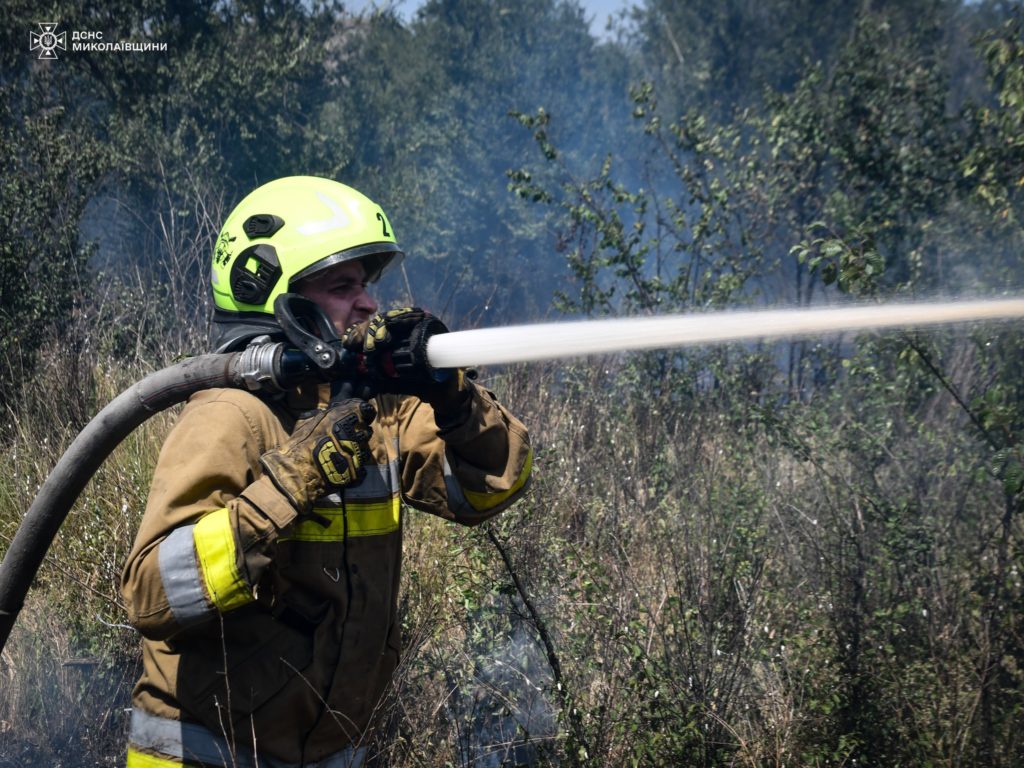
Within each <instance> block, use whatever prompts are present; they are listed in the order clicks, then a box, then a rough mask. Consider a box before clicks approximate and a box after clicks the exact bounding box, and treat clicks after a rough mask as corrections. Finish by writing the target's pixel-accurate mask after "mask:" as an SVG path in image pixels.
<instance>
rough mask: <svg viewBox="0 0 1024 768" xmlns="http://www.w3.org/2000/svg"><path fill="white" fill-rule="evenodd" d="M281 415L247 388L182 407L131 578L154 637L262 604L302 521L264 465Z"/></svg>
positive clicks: (130, 594)
mask: <svg viewBox="0 0 1024 768" xmlns="http://www.w3.org/2000/svg"><path fill="white" fill-rule="evenodd" d="M246 399H248V400H249V402H247V400H246ZM273 418H274V417H273V415H272V413H271V412H270V410H269V408H267V407H266V406H265V405H263V404H262V403H260V402H259V401H258V400H257V399H256V398H254V397H253V396H251V395H248V394H247V393H242V392H226V391H220V392H218V391H211V392H207V393H200V394H199V395H197V396H194V397H193V398H192V400H191V401H190V402H189V404H188V405H187V406H186V407H185V409H184V410H183V411H182V414H181V417H180V419H179V421H178V423H177V424H176V425H175V427H174V429H173V430H172V431H171V434H170V435H169V436H168V438H167V440H166V442H165V443H164V446H163V449H162V450H161V452H160V458H159V460H158V463H157V467H156V470H155V472H154V474H153V482H152V485H151V486H150V493H149V501H148V503H147V505H146V511H145V514H144V515H143V519H142V524H141V526H140V528H139V533H138V535H137V537H136V540H135V545H134V546H133V548H132V551H131V553H130V554H129V556H128V561H127V563H126V565H125V569H124V572H123V574H122V579H121V592H122V595H123V597H124V600H125V604H126V606H127V608H128V614H129V618H130V620H131V621H132V623H133V624H134V625H135V627H136V628H137V629H138V630H139V631H140V632H141V633H142V634H143V635H144V636H146V637H148V638H151V639H155V640H162V639H166V638H168V637H171V636H173V635H175V634H176V633H178V632H179V631H181V630H182V629H185V628H187V627H190V626H193V625H197V624H200V623H203V622H204V621H206V620H208V619H210V618H212V617H214V616H216V615H217V614H218V613H224V612H227V611H231V610H234V609H236V608H239V607H241V606H243V605H246V604H248V603H250V602H252V601H253V600H254V599H255V594H254V588H255V586H256V584H257V583H258V582H259V579H260V577H261V575H262V574H263V572H264V571H265V570H266V568H267V566H268V565H269V562H270V560H269V557H268V556H267V550H268V548H269V546H270V545H271V544H272V543H273V542H274V541H276V539H277V537H278V533H279V531H280V530H281V529H282V528H284V527H285V526H286V525H288V524H289V523H290V522H291V521H292V520H294V518H295V517H296V516H297V513H296V511H295V510H294V509H293V508H292V507H291V505H290V504H289V503H288V502H287V500H286V499H285V498H284V497H283V496H282V495H281V494H280V493H279V492H278V491H277V490H276V488H275V487H274V485H273V483H272V482H271V481H270V479H269V478H265V477H263V476H262V473H261V471H260V467H259V457H260V455H262V453H263V452H264V451H265V450H266V449H267V447H268V446H267V445H266V441H267V439H268V437H267V436H268V433H269V434H273V430H270V429H267V428H266V427H267V426H268V425H269V421H270V419H273ZM261 422H263V424H261Z"/></svg>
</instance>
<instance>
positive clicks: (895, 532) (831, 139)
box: [0, 0, 1024, 768]
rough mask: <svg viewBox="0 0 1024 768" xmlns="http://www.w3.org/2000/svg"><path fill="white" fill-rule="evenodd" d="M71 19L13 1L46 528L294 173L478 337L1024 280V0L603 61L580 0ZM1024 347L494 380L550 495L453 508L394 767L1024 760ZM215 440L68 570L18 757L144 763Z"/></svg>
mask: <svg viewBox="0 0 1024 768" xmlns="http://www.w3.org/2000/svg"><path fill="white" fill-rule="evenodd" d="M34 14H35V10H34V8H31V7H29V6H28V5H27V4H19V3H17V2H15V3H10V4H7V5H5V6H4V7H3V8H2V9H0V20H2V21H3V22H4V23H3V24H0V34H3V35H5V36H7V37H5V42H6V43H7V44H6V45H4V46H2V47H0V57H2V61H3V69H2V72H0V90H2V91H3V95H4V100H3V105H4V106H3V107H2V109H0V181H2V183H0V210H3V212H4V214H5V221H6V222H7V223H8V231H9V237H8V238H6V240H5V242H4V243H0V300H2V303H0V352H2V355H0V383H2V388H0V392H2V395H0V401H2V403H0V404H2V405H3V407H4V409H5V411H4V412H5V414H6V415H5V418H4V419H3V423H2V425H0V460H2V463H3V465H4V466H5V467H6V468H7V469H6V470H5V472H4V473H2V475H0V551H2V549H3V547H4V544H3V543H2V542H5V541H7V540H9V538H10V536H11V535H12V534H13V531H14V530H15V528H16V526H17V523H18V521H19V519H20V515H21V514H22V511H23V510H24V509H25V508H26V507H27V505H28V503H29V501H30V500H31V497H32V496H33V494H34V490H35V488H37V487H38V484H39V483H40V482H41V481H42V479H43V478H44V477H45V475H46V473H47V471H48V469H49V467H50V466H51V465H52V463H53V461H54V459H55V457H56V456H57V455H58V454H59V451H60V449H61V448H62V447H63V446H65V445H66V444H67V443H68V441H69V440H70V439H71V437H72V436H73V435H74V434H75V432H76V431H77V429H78V428H79V427H80V426H81V424H82V423H84V421H85V420H87V419H88V418H89V416H90V415H91V414H93V413H95V412H96V410H98V408H99V407H100V406H101V405H102V404H103V403H104V402H106V401H107V400H109V399H110V398H111V397H112V396H113V395H114V394H116V393H117V392H118V391H120V390H121V389H122V388H124V387H125V386H127V385H128V384H129V383H131V382H132V381H135V380H137V379H138V378H139V377H140V376H141V375H143V373H144V372H146V371H148V370H152V369H154V368H157V367H160V366H161V365H163V364H165V363H166V362H168V361H169V360H171V359H174V358H175V357H178V356H180V355H183V354H190V353H194V352H197V351H201V350H202V349H203V348H204V347H203V345H204V341H203V339H204V336H205V322H206V320H205V312H206V311H207V305H206V299H205V297H204V296H203V294H202V291H201V289H200V287H197V286H201V284H202V280H203V278H202V275H203V274H204V273H205V268H206V267H205V263H206V258H207V254H208V253H209V252H210V250H211V243H212V240H213V237H214V235H215V233H216V231H217V228H218V227H219V223H220V220H221V219H222V217H223V214H224V212H225V211H226V210H227V209H228V208H230V206H231V205H232V204H233V203H234V202H235V201H236V200H237V199H238V198H239V196H240V195H241V194H243V193H244V192H245V191H247V190H248V189H249V188H250V187H251V186H253V184H255V183H258V182H261V181H265V180H269V179H270V178H274V177H276V176H280V175H283V174H288V173H323V174H329V175H333V176H336V177H338V178H342V179H344V180H346V181H349V182H351V183H353V184H354V185H355V186H357V187H360V188H363V189H365V190H367V191H368V192H370V193H371V194H372V195H374V196H375V197H376V198H377V199H379V200H380V201H381V202H382V203H383V204H384V205H385V206H386V207H387V208H388V210H389V212H390V213H391V218H392V220H393V221H395V222H396V226H397V227H398V229H399V236H400V238H401V241H402V242H403V244H405V245H406V247H407V249H408V250H409V251H410V258H409V259H408V263H407V269H406V272H405V274H404V275H403V276H400V277H399V279H398V280H397V281H396V284H394V285H392V286H390V287H387V286H385V287H383V289H384V290H385V291H386V293H385V294H384V296H383V297H382V298H383V300H384V301H385V302H386V303H388V302H390V301H398V300H404V299H408V298H414V299H415V300H417V301H419V302H423V303H427V304H428V305H430V306H432V307H433V308H434V309H435V310H437V311H441V312H443V313H445V314H446V316H447V317H449V318H451V319H453V320H454V324H456V325H461V326H466V325H470V324H474V323H485V324H499V323H502V322H511V321H512V320H519V319H523V318H528V317H539V316H542V315H546V314H549V313H557V312H562V313H567V314H573V315H580V314H583V315H588V316H596V315H620V314H637V313H653V312H668V311H704V310H706V309H709V308H725V307H733V306H737V305H754V306H759V305H763V304H781V305H797V306H810V305H820V304H826V303H835V302H841V301H846V300H857V301H863V302H880V301H886V300H891V299H900V300H902V299H911V298H920V297H936V296H950V295H953V296H956V295H982V296H988V295H994V294H1009V293H1014V292H1019V291H1020V287H1021V283H1022V277H1024V274H1022V272H1024V265H1022V261H1021V253H1022V252H1024V242H1022V240H1024V229H1022V221H1024V218H1022V217H1024V198H1022V194H1024V140H1022V138H1021V137H1022V136H1024V32H1022V30H1024V27H1022V24H1024V9H1022V7H1021V6H1020V5H1019V4H1018V3H1014V2H972V3H959V2H945V1H941V0H921V1H920V2H918V1H917V0H914V1H912V2H875V3H870V4H849V3H804V2H794V1H793V0H787V1H783V0H768V1H767V2H761V3H756V4H755V3H745V2H733V1H731V0H730V1H729V2H716V3H708V2H701V1H700V0H693V1H692V2H690V1H688V2H685V3H680V2H673V3H668V2H661V1H660V0H647V2H645V3H644V4H643V5H641V6H639V7H637V8H634V9H633V10H632V11H631V13H630V14H629V18H628V19H626V20H624V21H623V22H622V24H623V26H621V27H620V28H619V29H618V34H617V36H616V37H615V39H614V40H608V41H603V42H599V41H596V40H595V39H593V37H591V35H590V33H589V31H588V29H587V26H586V18H585V16H584V14H583V13H582V12H581V10H580V9H579V8H578V7H577V6H576V5H574V4H573V3H571V2H570V3H566V2H560V1H558V0H529V2H524V3H515V4H512V5H510V6H509V5H504V4H502V3H499V2H497V1H496V0H431V1H430V2H427V3H426V4H425V5H424V6H423V7H422V8H421V10H420V11H419V12H418V13H417V16H416V17H415V19H413V20H411V21H409V22H403V21H402V20H401V19H399V18H398V17H396V16H395V15H393V14H391V13H389V12H383V13H377V14H374V15H369V16H361V17H356V16H352V15H350V14H348V13H346V12H345V10H344V9H343V8H341V7H338V6H335V5H332V4H319V3H313V4H310V3H302V2H290V1H289V0H279V1H278V2H273V3H259V2H237V1H236V2H228V3H225V2H212V1H210V2H197V3H191V4H186V5H181V4H169V5H165V4H163V3H158V2H149V3H142V4H141V5H140V4H126V3H118V2H111V3H106V4H104V5H103V7H102V8H99V7H96V6H92V5H90V6H88V7H86V6H84V5H80V4H73V3H64V4H62V5H60V7H58V8H56V9H55V16H54V18H61V19H62V20H63V21H64V23H65V24H66V26H67V27H68V28H76V27H77V28H83V29H86V28H96V29H102V30H103V31H104V33H105V35H106V36H107V39H115V38H118V39H121V38H123V39H128V38H138V39H151V40H156V41H161V42H167V43H168V50H167V51H166V52H165V53H160V54H156V53H147V54H138V55H136V56H122V57H120V58H118V57H116V56H113V55H104V54H85V53H78V54H73V53H71V52H68V53H67V54H62V58H61V59H60V60H59V61H55V62H54V61H51V62H39V61H35V60H34V59H32V58H31V57H30V56H29V55H28V54H27V53H26V52H25V51H24V50H23V48H24V41H23V39H22V36H23V34H24V30H25V29H26V28H28V29H32V28H34V25H35V22H36V21H37V19H35V17H34ZM72 19H74V23H72V21H71V20H72ZM8 38H9V39H8ZM401 222H405V224H404V226H403V225H401ZM556 255H557V256H558V258H555V256H556ZM55 275H59V276H60V278H59V279H56V278H55V277H54V276H55ZM1022 353H1024V335H1022V332H1021V329H1020V328H1018V327H1015V326H1013V325H1009V324H1004V325H991V326H985V327H977V328H952V329H946V330H942V331H935V332H929V333H917V332H910V331H901V332H894V333H891V334H886V335H879V336H872V337H859V338H853V337H845V338H841V339H823V340H817V341H807V342H793V343H779V344H771V345H747V346H727V347H716V348H710V349H704V350H696V351H694V350H688V351H685V352H680V351H668V352H660V353H646V354H642V355H623V356H616V357H611V358H608V359H603V360H591V361H587V362H578V361H574V362H567V363H565V364H558V365H554V364H552V365H549V366H531V367H528V368H518V367H515V368H508V369H503V370H494V371H485V372H484V381H485V383H486V384H487V385H488V386H490V387H492V388H494V389H496V390H497V391H498V392H499V393H500V394H501V396H502V397H503V399H504V400H505V401H506V402H508V403H509V404H510V406H511V407H512V408H513V410H514V411H516V412H517V413H518V414H520V415H522V417H523V418H524V420H525V421H526V422H527V424H528V425H529V427H530V429H531V434H532V437H533V440H534V443H535V446H536V449H537V461H536V467H535V477H534V484H533V486H532V490H531V491H530V494H529V497H528V498H527V499H525V500H524V501H522V502H520V504H519V505H517V507H515V508H514V509H513V510H510V511H509V512H507V513H505V514H504V515H502V516H500V517H499V518H497V519H496V520H495V521H493V522H492V523H489V524H488V525H486V526H483V527H482V528H480V529H473V530H470V531H467V530H463V529H457V528H455V527H453V526H450V525H447V524H445V523H443V522H442V521H438V520H433V519H424V517H423V516H418V515H410V516H409V517H408V518H407V533H408V535H407V537H406V541H407V545H406V547H407V550H406V555H407V559H406V570H405V574H404V577H403V578H404V582H403V586H404V591H403V604H402V615H403V631H404V635H405V647H406V652H405V656H404V660H403V664H402V667H401V669H400V671H399V675H398V676H397V678H396V680H395V684H394V688H393V691H392V695H391V696H389V698H388V700H387V701H386V702H384V706H385V712H384V714H385V718H384V721H385V727H384V728H383V729H382V731H381V732H379V733H376V734H371V735H368V739H370V740H371V741H370V743H371V746H372V752H373V753H374V754H375V756H376V758H375V759H376V761H377V764H380V765H394V766H404V765H410V766H411V765H417V766H423V765H437V766H442V765H455V764H457V765H470V764H473V765H481V764H482V765H495V766H497V765H515V764H520V765H522V764H529V765H553V764H559V765H580V766H583V765H588V766H589V765H595V766H596V765H651V766H654V765H700V766H739V765H745V766H760V765H775V766H784V765H789V766H804V765H806V766H853V765H872V766H876V765H877V766H940V765H942V766H979V767H980V766H985V767H986V768H987V767H988V766H1013V765H1017V764H1019V763H1020V760H1021V759H1022V756H1024V736H1022V734H1021V732H1020V728H1019V724H1020V722H1021V716H1022V713H1024V640H1022V637H1024V582H1022V571H1024V549H1022V544H1024V541H1022V535H1024V531H1022V527H1021V526H1022V512H1024V443H1022V435H1024V388H1022V387H1024V384H1022V382H1024V354H1022ZM172 420H173V413H171V414H166V415H162V416H160V417H158V418H156V419H154V420H153V421H152V422H150V423H149V424H147V425H146V426H145V427H144V428H143V429H141V430H139V431H137V432H136V433H135V434H134V435H133V436H132V437H131V438H130V439H129V440H128V441H127V442H126V444H125V445H124V446H123V447H122V448H121V449H119V451H118V452H117V453H116V454H115V455H114V456H113V457H112V458H111V460H110V461H109V462H108V463H107V464H106V465H105V466H104V468H103V469H102V470H101V471H100V473H98V475H97V476H96V478H95V479H94V481H93V483H92V484H91V485H90V487H89V489H88V490H87V491H86V493H85V495H84V496H83V498H82V499H81V500H80V502H79V504H78V505H77V507H76V509H75V511H74V512H73V514H72V515H71V517H70V518H69V520H68V523H67V524H66V525H65V527H64V529H63V531H62V533H61V535H60V537H59V540H58V542H57V544H56V545H55V547H54V549H53V550H52V551H51V554H50V558H49V560H48V562H47V563H46V565H45V566H44V568H43V571H42V572H41V574H40V576H39V580H38V584H37V587H36V588H35V589H34V590H33V594H32V596H31V601H30V604H29V605H28V606H27V607H26V609H25V611H24V612H23V614H22V617H21V619H20V620H19V624H18V625H17V627H16V630H15V634H14V636H13V637H12V640H11V642H10V643H9V644H8V647H7V649H5V651H4V654H3V659H2V661H0V755H2V756H0V766H2V767H3V768H6V767H7V766H8V765H11V766H14V765H37V764H51V765H61V766H80V765H82V766H84V765H115V764H120V763H121V761H122V759H123V758H122V755H123V743H124V735H123V734H124V729H125V727H126V719H125V716H124V710H125V707H126V706H127V704H126V702H127V701H128V697H129V694H130V687H131V684H132V681H133V677H134V675H135V673H136V669H135V665H136V654H137V648H136V646H137V642H136V639H135V636H134V633H133V631H132V630H131V629H130V628H126V627H123V626H119V625H120V624H121V623H122V621H123V618H122V617H123V613H122V611H121V609H120V606H119V605H118V597H117V591H116V583H117V578H118V572H119V569H120V567H121V564H122V563H123V560H124V556H125V554H126V552H127V550H128V548H129V546H130V544H131V540H132V537H133V535H134V527H135V524H136V521H137V519H138V517H139V515H140V513H141V509H142V507H143V505H144V503H145V496H146V486H147V482H148V477H149V474H150V472H151V469H152V466H153V464H154V462H155V460H156V456H157V452H158V451H159V447H160V443H161V440H162V437H163V435H164V434H165V433H166V430H167V428H168V426H169V424H170V423H171V422H172ZM69 711H70V712H73V713H75V716H74V717H68V712H69Z"/></svg>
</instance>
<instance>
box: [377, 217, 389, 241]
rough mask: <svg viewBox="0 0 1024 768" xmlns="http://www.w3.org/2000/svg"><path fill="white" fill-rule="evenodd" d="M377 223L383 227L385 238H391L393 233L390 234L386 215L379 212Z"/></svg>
mask: <svg viewBox="0 0 1024 768" xmlns="http://www.w3.org/2000/svg"><path fill="white" fill-rule="evenodd" d="M377 221H379V222H380V225H381V227H383V229H384V237H391V233H390V232H388V220H387V219H385V218H384V214H383V213H381V212H380V211H377Z"/></svg>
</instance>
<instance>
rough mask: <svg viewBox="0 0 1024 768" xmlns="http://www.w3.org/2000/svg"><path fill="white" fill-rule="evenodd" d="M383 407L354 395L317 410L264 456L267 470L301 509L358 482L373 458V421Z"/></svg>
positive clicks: (276, 483)
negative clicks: (330, 492) (331, 492)
mask: <svg viewBox="0 0 1024 768" xmlns="http://www.w3.org/2000/svg"><path fill="white" fill-rule="evenodd" d="M376 417H377V411H376V410H374V407H373V406H372V405H370V404H369V403H368V402H366V401H365V400H358V399H356V398H351V399H349V400H342V401H341V402H338V403H331V404H330V405H329V406H328V407H327V408H326V409H321V410H317V411H314V412H313V414H312V415H310V416H308V417H307V418H305V419H302V420H301V421H299V422H298V423H297V424H296V425H295V429H294V430H293V431H292V435H291V438H290V439H289V440H288V441H287V442H285V443H284V444H283V445H281V447H280V448H275V449H273V450H270V451H267V452H266V453H264V454H263V455H262V456H261V457H260V464H262V465H263V470H264V472H266V474H267V475H268V476H269V477H270V479H271V480H273V482H274V485H276V486H277V488H278V490H279V491H281V493H283V494H284V495H285V496H286V497H287V498H288V500H289V502H291V505H292V506H293V507H294V508H295V509H296V510H298V511H299V512H300V513H302V512H308V511H309V509H310V508H311V507H312V505H313V502H314V501H315V500H316V499H318V498H320V497H321V496H323V495H324V494H325V493H327V492H329V491H336V490H339V489H341V488H344V487H345V486H347V485H354V484H356V483H358V482H360V481H361V480H362V479H363V478H364V477H365V476H366V469H365V465H366V464H368V463H369V462H370V460H371V459H370V447H369V445H368V441H369V439H370V435H371V434H372V432H373V430H372V428H371V427H370V424H371V423H372V422H373V420H374V419H375V418H376Z"/></svg>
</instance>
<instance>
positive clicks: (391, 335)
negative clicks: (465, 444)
mask: <svg viewBox="0 0 1024 768" xmlns="http://www.w3.org/2000/svg"><path fill="white" fill-rule="evenodd" d="M438 333H448V328H447V326H445V324H444V323H442V322H441V321H440V320H438V319H437V318H436V317H435V316H434V315H432V314H430V313H429V312H425V311H424V310H422V309H420V308H419V307H403V308H401V309H392V310H391V311H389V312H387V313H385V314H383V315H374V316H373V317H372V318H371V319H370V320H369V321H368V322H366V323H360V324H358V325H354V326H352V327H351V328H349V329H348V330H347V331H346V332H345V334H344V335H343V336H342V337H341V340H342V343H343V344H344V345H345V347H346V348H348V349H350V350H352V351H354V352H357V353H360V354H362V355H363V357H364V361H365V365H366V368H367V371H368V372H369V373H370V375H371V376H372V378H373V381H374V383H375V384H376V386H377V387H378V388H379V390H380V391H381V392H392V393H397V394H403V395H415V396H416V397H418V398H420V399H421V400H423V401H424V402H427V403H429V404H430V405H431V406H432V407H433V409H434V415H435V419H436V420H437V422H438V426H442V423H443V422H451V421H455V420H457V419H458V418H459V417H460V416H461V415H462V414H463V412H464V411H465V409H466V407H467V406H468V404H469V399H470V393H469V389H468V387H467V385H466V381H465V380H466V371H465V370H464V369H462V368H458V369H443V370H437V369H435V368H432V367H431V365H430V363H429V362H428V360H427V340H428V339H429V338H430V337H431V336H433V335H435V334H438Z"/></svg>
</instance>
